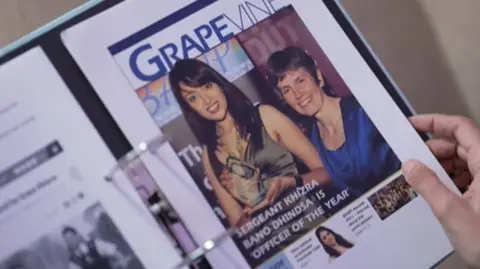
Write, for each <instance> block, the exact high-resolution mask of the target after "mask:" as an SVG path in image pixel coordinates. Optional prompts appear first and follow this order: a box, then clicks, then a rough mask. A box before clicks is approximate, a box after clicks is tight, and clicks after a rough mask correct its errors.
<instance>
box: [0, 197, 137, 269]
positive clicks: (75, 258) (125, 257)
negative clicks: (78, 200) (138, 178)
mask: <svg viewBox="0 0 480 269" xmlns="http://www.w3.org/2000/svg"><path fill="white" fill-rule="evenodd" d="M0 269H144V266H143V265H142V264H141V263H140V261H139V259H138V258H137V257H136V256H135V254H134V253H133V251H132V249H131V248H130V246H129V245H128V243H127V242H126V241H125V239H124V238H123V236H122V234H121V233H120V231H119V230H118V228H117V227H116V226H115V224H114V223H113V221H112V219H111V218H110V217H109V216H108V214H107V213H106V212H105V210H104V209H103V207H102V206H101V204H100V203H96V204H93V205H92V206H90V207H88V208H87V209H85V210H84V211H83V213H82V214H81V215H79V216H78V217H76V218H74V219H71V220H69V221H68V222H66V223H64V224H63V225H61V226H59V227H58V228H56V229H54V230H52V231H50V233H48V234H45V235H43V236H42V237H40V238H39V239H37V240H35V241H33V242H32V243H31V244H30V245H28V246H26V247H24V248H23V249H19V250H17V251H16V252H15V253H14V254H12V255H10V256H9V257H5V258H3V259H2V261H1V262H0Z"/></svg>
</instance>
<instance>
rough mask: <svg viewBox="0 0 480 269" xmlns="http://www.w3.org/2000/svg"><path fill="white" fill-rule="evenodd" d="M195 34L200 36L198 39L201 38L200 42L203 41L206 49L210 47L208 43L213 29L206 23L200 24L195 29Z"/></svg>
mask: <svg viewBox="0 0 480 269" xmlns="http://www.w3.org/2000/svg"><path fill="white" fill-rule="evenodd" d="M193 31H194V32H195V34H196V35H197V37H198V40H200V43H202V46H203V49H204V50H205V51H206V50H208V49H209V47H208V44H207V41H205V40H207V39H209V38H210V37H211V36H212V29H211V28H210V27H209V26H208V25H206V24H203V25H200V26H199V27H197V28H195V30H193Z"/></svg>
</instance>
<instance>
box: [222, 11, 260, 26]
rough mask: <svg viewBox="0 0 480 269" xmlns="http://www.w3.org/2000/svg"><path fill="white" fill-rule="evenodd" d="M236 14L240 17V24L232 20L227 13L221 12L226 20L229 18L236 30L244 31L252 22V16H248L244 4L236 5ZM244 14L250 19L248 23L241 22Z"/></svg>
mask: <svg viewBox="0 0 480 269" xmlns="http://www.w3.org/2000/svg"><path fill="white" fill-rule="evenodd" d="M238 14H239V17H240V22H239V23H240V24H238V23H236V22H235V21H234V20H232V19H231V18H230V17H229V16H227V14H223V16H224V17H225V18H226V19H227V20H229V21H230V22H231V23H232V24H233V25H235V27H237V28H238V30H240V31H244V30H245V29H246V28H248V27H249V26H251V25H253V24H254V23H253V20H252V18H251V17H250V15H249V14H248V12H247V9H246V8H245V6H243V5H239V6H238ZM244 14H245V15H247V17H248V19H249V20H250V24H249V25H246V24H244V23H243V16H244Z"/></svg>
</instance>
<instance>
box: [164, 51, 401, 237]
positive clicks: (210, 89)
mask: <svg viewBox="0 0 480 269" xmlns="http://www.w3.org/2000/svg"><path fill="white" fill-rule="evenodd" d="M319 49H320V48H319ZM318 60H319V59H314V58H313V57H312V56H310V54H309V53H308V52H307V51H306V50H305V49H303V48H301V47H297V46H291V47H286V48H283V49H281V50H277V51H275V52H274V53H272V54H271V55H270V56H269V58H268V61H267V63H266V75H265V76H264V75H263V74H262V75H259V76H258V77H259V78H260V79H263V81H262V82H261V83H260V84H259V85H263V86H262V88H258V89H255V90H256V91H258V92H260V95H262V96H268V98H265V100H269V101H268V102H263V101H262V102H253V101H252V100H251V99H250V98H249V97H248V96H247V94H245V92H246V91H247V90H249V91H251V90H252V89H243V88H240V87H239V86H237V85H236V84H234V82H231V81H228V80H227V79H226V78H225V77H224V76H222V75H221V74H220V73H219V72H217V71H216V70H215V69H213V68H212V67H211V66H209V65H208V64H207V63H205V62H203V61H201V60H197V59H184V60H179V61H177V62H176V64H175V65H174V67H173V69H172V70H171V72H170V73H169V81H170V84H171V88H172V91H173V93H174V95H175V97H176V99H177V101H178V103H179V105H180V107H181V109H182V111H183V114H184V117H185V119H186V121H187V123H188V125H189V126H190V128H191V130H192V132H193V133H194V135H195V137H196V138H197V140H198V142H199V143H200V144H201V145H202V163H203V168H204V170H205V174H206V176H207V178H208V182H209V184H210V185H211V187H212V189H213V193H214V195H215V197H216V200H217V201H218V204H219V205H220V206H221V208H222V209H223V211H224V213H225V215H226V218H227V221H228V223H229V224H230V225H232V226H237V227H238V226H239V225H242V224H244V223H245V222H246V221H248V220H250V219H251V218H252V217H253V216H255V215H256V214H258V213H259V212H262V211H263V210H265V209H267V208H268V207H270V206H271V205H273V204H274V203H276V201H278V200H279V199H280V198H281V197H282V195H285V193H288V192H289V191H292V190H294V189H296V188H297V187H302V186H305V185H307V184H313V185H315V186H320V188H326V189H328V190H329V192H332V191H334V192H335V191H337V192H341V191H342V190H348V193H349V196H350V198H351V199H350V200H348V203H350V202H351V201H353V200H355V199H357V198H358V197H360V196H361V195H362V194H364V193H365V192H366V191H368V190H369V189H371V188H372V187H374V186H375V185H377V184H378V183H380V182H381V181H383V180H384V179H386V178H387V177H389V176H390V175H391V174H393V173H395V172H396V171H398V170H399V169H400V166H401V163H400V160H399V159H398V158H397V156H396V155H395V153H394V152H393V150H392V149H391V148H390V146H389V145H388V144H387V142H386V141H385V139H384V138H383V136H382V135H381V134H380V132H379V131H378V130H377V128H376V127H375V125H374V123H373V122H372V121H371V120H370V118H369V116H368V115H367V114H366V112H365V111H364V109H363V108H362V106H361V105H360V104H359V103H358V102H357V100H356V99H355V97H354V96H353V95H348V96H336V95H335V94H332V93H334V92H335V91H334V89H333V90H332V87H331V85H329V83H328V78H327V77H325V75H324V74H325V72H324V70H320V68H318V67H317V63H316V61H318ZM331 68H332V69H333V68H334V67H333V66H331ZM254 71H255V70H254ZM372 98H374V97H372ZM343 206H344V205H342V206H339V207H337V208H336V210H337V211H338V210H339V209H341V207H343Z"/></svg>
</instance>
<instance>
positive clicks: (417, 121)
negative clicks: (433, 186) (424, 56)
mask: <svg viewBox="0 0 480 269" xmlns="http://www.w3.org/2000/svg"><path fill="white" fill-rule="evenodd" d="M438 116H440V117H443V116H442V115H438ZM432 117H437V115H424V116H421V115H420V116H414V117H412V118H411V122H412V124H413V125H414V127H415V128H416V129H417V130H419V131H422V132H430V133H432V135H433V139H430V140H428V141H427V142H426V143H427V146H428V147H429V148H430V150H431V151H432V152H433V154H434V155H435V157H437V159H438V161H439V162H440V163H441V164H442V166H443V168H444V169H445V171H446V172H447V173H448V174H449V175H450V177H451V178H452V180H453V182H454V183H455V185H456V186H457V187H458V188H459V189H460V191H461V192H465V191H466V189H467V188H468V185H470V183H471V182H472V175H471V173H470V171H469V169H468V165H467V158H466V156H463V155H459V154H461V153H459V152H457V144H458V143H459V142H458V141H457V138H455V136H454V135H453V134H448V135H445V134H444V133H443V132H442V131H440V132H436V131H435V130H434V126H433V124H434V123H433V120H431V118H432ZM449 117H454V116H449ZM454 118H457V119H458V117H454ZM459 120H460V121H464V120H465V121H469V120H468V119H465V118H460V119H459ZM473 124H475V123H473ZM462 153H463V152H462Z"/></svg>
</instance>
